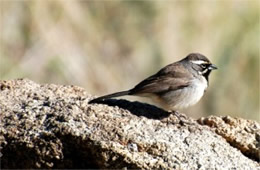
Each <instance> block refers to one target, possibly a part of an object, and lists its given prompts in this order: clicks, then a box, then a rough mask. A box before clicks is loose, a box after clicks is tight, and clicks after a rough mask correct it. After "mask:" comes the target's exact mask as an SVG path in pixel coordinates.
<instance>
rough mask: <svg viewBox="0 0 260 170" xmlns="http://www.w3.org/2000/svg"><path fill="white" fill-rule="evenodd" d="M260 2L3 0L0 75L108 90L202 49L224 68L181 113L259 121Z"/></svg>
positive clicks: (98, 91)
mask: <svg viewBox="0 0 260 170" xmlns="http://www.w3.org/2000/svg"><path fill="white" fill-rule="evenodd" d="M259 7H260V5H259V1H257V0H256V1H254V0H248V1H185V2H181V1H164V2H157V1H62V0H60V1H59V0H46V1H20V0H17V1H15V0H12V1H8V0H1V1H0V10H1V11H0V12H1V16H0V21H1V23H0V79H2V80H3V79H5V80H6V79H14V78H21V77H26V78H29V79H31V80H33V81H36V82H38V83H54V84H66V85H77V86H81V87H83V88H85V89H86V91H87V92H88V93H90V94H92V95H104V94H107V93H112V92H116V91H120V90H126V89H129V88H131V87H133V86H134V85H136V84H137V83H138V82H140V81H141V80H143V79H144V78H146V77H148V76H150V75H151V74H154V73H155V72H157V71H158V70H159V69H160V68H161V67H163V66H165V65H167V64H170V63H172V62H175V61H177V60H180V59H182V58H183V57H185V56H186V55H187V54H189V53H191V52H200V53H202V54H204V55H206V56H208V58H209V59H210V60H211V61H212V62H213V63H214V64H216V65H217V66H218V68H219V69H218V70H217V71H214V72H212V74H211V76H210V86H209V88H208V90H207V92H206V94H205V95H204V97H203V98H202V99H201V101H200V102H199V103H198V104H197V105H195V106H193V107H191V108H189V109H185V110H182V111H183V112H185V113H187V114H188V115H189V116H192V117H194V118H198V117H201V116H207V115H230V116H236V117H243V118H247V119H254V120H258V121H260V113H259V104H260V101H259V95H260V94H259V77H260V76H259V58H260V54H259V51H260V47H259V44H260V36H259V35H260V34H259V33H260V32H259V31H260V24H259V23H260V19H259V16H260V14H259V11H260V8H259ZM126 99H129V100H139V101H143V99H142V98H137V97H136V98H135V97H126Z"/></svg>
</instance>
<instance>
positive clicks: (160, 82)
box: [89, 53, 217, 111]
mask: <svg viewBox="0 0 260 170" xmlns="http://www.w3.org/2000/svg"><path fill="white" fill-rule="evenodd" d="M215 69H217V66H216V65H214V64H212V63H211V62H210V60H209V59H208V58H207V57H206V56H204V55H202V54H200V53H190V54H188V55H187V56H186V57H185V58H183V59H181V60H179V61H177V62H174V63H172V64H169V65H167V66H165V67H163V68H162V69H160V70H159V71H158V72H157V73H155V74H154V75H152V76H150V77H148V78H146V79H144V80H143V81H141V82H140V83H138V84H137V85H136V86H135V87H133V88H131V89H130V90H125V91H120V92H116V93H112V94H108V95H105V96H101V97H98V98H95V99H93V100H90V101H89V103H90V104H92V103H98V102H101V101H104V100H106V99H110V98H114V97H120V96H125V95H130V96H140V97H148V98H150V99H152V100H153V101H154V102H156V103H157V104H159V105H160V106H161V107H162V108H164V109H167V110H172V111H174V110H178V109H183V108H187V107H189V106H192V105H194V104H196V103H197V102H198V101H199V100H200V99H201V98H202V96H203V95H204V93H205V91H206V89H207V88H208V86H209V75H210V73H211V71H212V70H215Z"/></svg>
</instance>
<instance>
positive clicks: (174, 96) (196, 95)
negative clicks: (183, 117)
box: [160, 77, 208, 110]
mask: <svg viewBox="0 0 260 170" xmlns="http://www.w3.org/2000/svg"><path fill="white" fill-rule="evenodd" d="M191 84H192V85H191V86H188V87H185V88H182V89H180V90H175V91H171V92H170V91H169V92H168V93H166V94H165V95H164V96H162V98H161V100H160V102H161V104H163V105H164V106H166V107H167V108H168V109H171V110H175V109H180V108H186V107H188V106H191V105H194V104H196V103H197V102H198V101H199V100H200V99H201V97H202V96H203V94H204V92H205V90H206V88H207V87H208V83H207V80H206V79H205V78H204V77H202V79H200V80H198V79H194V80H193V82H192V83H191Z"/></svg>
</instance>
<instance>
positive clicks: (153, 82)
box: [130, 63, 191, 95]
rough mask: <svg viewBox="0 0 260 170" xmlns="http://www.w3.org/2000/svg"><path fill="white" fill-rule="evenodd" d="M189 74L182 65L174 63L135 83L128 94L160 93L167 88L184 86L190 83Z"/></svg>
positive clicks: (174, 88)
mask: <svg viewBox="0 0 260 170" xmlns="http://www.w3.org/2000/svg"><path fill="white" fill-rule="evenodd" d="M189 75H190V74H188V71H187V70H186V69H185V68H184V67H183V65H180V64H177V63H174V64H171V65H168V66H166V67H164V68H162V69H161V70H160V71H159V72H157V73H156V74H154V75H152V76H150V77H148V78H147V79H145V80H143V81H142V82H140V83H139V84H137V85H136V86H135V87H134V88H133V89H131V90H130V94H132V95H138V94H146V93H153V94H161V93H165V92H167V91H169V90H176V89H180V88H184V87H187V86H189V84H190V79H191V77H190V76H189Z"/></svg>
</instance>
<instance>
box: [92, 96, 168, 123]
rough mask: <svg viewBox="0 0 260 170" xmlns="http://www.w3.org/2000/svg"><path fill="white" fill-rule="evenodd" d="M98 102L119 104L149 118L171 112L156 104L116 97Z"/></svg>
mask: <svg viewBox="0 0 260 170" xmlns="http://www.w3.org/2000/svg"><path fill="white" fill-rule="evenodd" d="M95 103H97V104H106V105H108V106H118V107H119V108H122V109H125V110H128V111H130V112H131V113H132V114H134V115H136V116H144V117H146V118H149V119H158V120H160V119H163V118H166V117H168V116H169V115H170V114H171V112H167V111H165V110H163V109H161V108H158V107H156V106H153V105H150V104H145V103H140V102H130V101H127V100H121V99H120V100H116V99H107V100H103V101H98V102H95Z"/></svg>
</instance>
